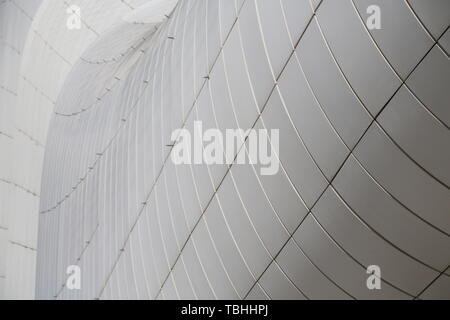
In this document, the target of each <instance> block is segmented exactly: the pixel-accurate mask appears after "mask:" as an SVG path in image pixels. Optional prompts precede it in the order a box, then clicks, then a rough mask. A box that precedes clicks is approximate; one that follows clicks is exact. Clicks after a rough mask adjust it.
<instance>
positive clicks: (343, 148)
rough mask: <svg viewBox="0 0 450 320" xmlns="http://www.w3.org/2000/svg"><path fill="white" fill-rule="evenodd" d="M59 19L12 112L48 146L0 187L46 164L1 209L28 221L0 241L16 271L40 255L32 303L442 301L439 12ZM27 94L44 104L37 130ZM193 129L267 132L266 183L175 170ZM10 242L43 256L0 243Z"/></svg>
mask: <svg viewBox="0 0 450 320" xmlns="http://www.w3.org/2000/svg"><path fill="white" fill-rule="evenodd" d="M11 2H14V0H12V1H11ZM16 2H17V3H19V1H16ZM169 2H172V3H173V4H171V5H169ZM17 3H16V4H17ZM55 3H57V1H55V2H52V1H44V2H43V3H42V4H41V6H40V7H39V10H37V13H36V18H35V19H34V20H33V22H32V24H31V30H38V31H39V30H42V31H41V32H40V34H41V39H46V41H47V43H48V44H52V45H48V47H49V48H52V50H53V51H54V52H58V53H59V55H55V57H53V58H50V52H47V51H48V50H50V51H51V49H48V50H47V49H46V50H47V51H45V50H44V49H42V50H43V51H42V57H46V58H47V59H48V60H39V59H38V58H37V57H38V55H37V54H36V53H39V51H37V49H36V48H35V47H34V46H37V44H35V42H37V39H35V38H36V36H34V35H33V34H30V33H28V38H27V40H26V41H25V43H26V46H25V51H24V52H25V53H27V52H28V56H24V57H22V58H21V61H19V62H18V63H19V65H20V66H21V70H23V71H21V72H22V73H25V75H27V74H28V76H25V77H22V78H21V79H22V80H23V81H25V82H27V83H30V84H33V86H34V87H33V88H34V91H35V92H33V93H31V92H29V91H25V90H26V89H25V88H24V89H22V90H23V91H20V90H19V91H18V94H17V96H16V97H15V100H17V101H18V102H17V103H18V105H19V106H20V107H21V108H22V109H19V110H24V111H21V113H19V114H18V115H17V118H18V119H22V117H25V114H26V116H27V117H29V119H30V121H28V123H29V125H32V124H33V125H38V126H39V128H40V129H39V130H38V131H36V134H35V135H33V133H32V132H31V133H30V136H31V137H33V139H34V140H36V141H46V142H45V143H42V147H41V149H42V150H41V151H40V153H39V156H38V155H37V153H30V154H29V156H28V157H24V156H19V157H18V158H17V159H19V158H20V162H19V160H17V162H15V161H13V162H11V163H14V165H16V166H17V167H13V168H11V169H5V170H6V173H11V172H12V174H14V175H16V174H18V171H20V170H21V169H20V168H27V167H30V166H31V164H30V162H31V160H32V159H33V160H34V159H41V160H39V161H36V162H34V163H33V165H32V169H30V170H31V171H30V172H32V173H33V174H32V175H36V178H35V179H34V180H33V181H34V183H37V186H34V187H33V188H32V187H26V188H22V189H20V188H18V187H17V186H27V183H26V182H27V180H26V179H29V177H30V176H32V175H31V174H25V173H24V172H23V171H22V172H21V174H22V175H24V178H26V179H25V180H24V181H23V183H21V181H22V180H20V179H19V178H18V177H17V178H15V176H12V177H10V179H9V180H8V179H5V180H7V181H12V182H13V183H15V185H12V186H8V188H11V189H12V190H11V191H8V192H11V193H10V194H5V195H6V197H4V200H3V195H4V193H3V191H2V194H1V196H2V201H4V202H2V206H3V203H6V204H8V206H10V207H11V208H15V209H14V210H16V211H17V212H20V214H19V213H18V214H17V215H19V217H21V215H24V214H27V215H28V216H30V217H32V220H29V219H26V218H25V217H22V218H20V219H18V218H17V215H11V214H9V215H5V216H6V217H11V216H14V217H16V218H14V219H16V220H15V221H16V222H15V225H17V228H18V229H17V232H15V231H14V232H13V231H12V230H13V229H10V228H7V229H8V230H4V231H2V230H0V232H3V233H4V234H6V235H7V236H6V240H5V241H4V245H5V246H7V247H8V246H9V247H15V246H16V247H19V246H17V245H15V244H14V243H13V242H16V243H21V244H23V243H28V245H27V248H28V249H27V250H28V251H29V253H28V254H27V255H28V257H29V260H30V263H31V262H32V261H34V259H35V257H36V249H37V277H36V298H39V299H55V298H56V299H267V298H270V299H386V298H387V299H415V298H418V299H432V298H441V299H450V296H449V293H450V279H449V277H450V269H449V265H450V190H449V184H450V165H449V163H450V133H449V132H450V131H449V123H450V113H449V110H450V108H449V101H450V90H449V89H450V88H449V83H450V60H449V51H450V31H449V25H450V2H448V1H446V0H434V1H421V0H404V1H389V0H371V1H368V0H367V1H366V0H345V1H343V0H324V1H318V0H314V1H313V0H311V1H309V0H233V1H230V0H210V1H203V0H182V1H179V2H178V4H177V5H176V7H175V8H174V10H173V11H172V7H173V5H175V2H174V1H167V2H166V3H165V4H164V3H163V2H161V3H160V4H159V3H158V4H157V5H155V6H154V7H153V8H154V10H155V11H152V10H150V9H152V5H151V4H148V3H145V1H135V3H132V1H128V5H126V4H127V3H125V4H124V1H87V0H86V1H78V3H76V1H70V3H68V2H67V3H66V2H61V3H64V4H65V5H66V7H67V5H70V4H77V5H79V6H80V7H81V9H82V15H81V17H82V19H83V23H84V25H83V28H82V29H81V30H78V31H74V30H71V31H69V30H67V28H65V25H64V24H63V23H65V19H66V18H67V14H66V12H65V11H58V10H60V9H58V5H57V4H55ZM112 3H114V4H112ZM83 4H84V5H85V6H86V7H84V6H83ZM141 4H143V7H142V8H141V9H142V11H140V12H139V11H134V12H131V10H132V8H134V7H138V6H139V5H141ZM114 5H117V7H114ZM373 5H375V6H376V7H375V9H378V8H379V9H380V19H381V20H380V21H381V29H373V30H371V28H370V24H369V23H368V22H367V20H368V19H370V18H371V15H372V14H373V12H374V11H373V9H374V7H373ZM36 7H37V6H36ZM369 7H371V8H372V11H371V10H368V8H369ZM161 8H162V9H161ZM159 9H161V10H162V11H157V10H159ZM108 10H109V11H108ZM150 11H152V12H153V13H152V14H151V17H150ZM165 11H167V12H165ZM375 11H376V10H375ZM105 12H109V14H106V13H105ZM130 12H131V13H130ZM147 12H148V13H147ZM161 13H164V14H161ZM145 17H149V18H148V19H149V20H146V21H144V20H143V19H145ZM130 19H131V20H133V19H136V21H135V23H130ZM160 21H162V22H160ZM144 22H146V23H144ZM57 23H59V24H60V29H61V30H60V29H58V28H57V27H56V26H57ZM86 26H90V28H87V27H86ZM33 28H34V29H33ZM63 29H64V30H63ZM44 30H48V32H47V33H45V32H44ZM55 30H60V34H57V33H56V34H55ZM93 30H95V32H94V31H93ZM97 30H98V31H97ZM11 32H13V31H11ZM36 34H37V33H36ZM69 35H70V36H72V37H74V39H67V38H66V37H68V36H69ZM47 37H48V39H47ZM52 37H53V39H54V42H52V41H50V39H51V38H52ZM75 39H78V41H79V42H76V41H74V40H75ZM53 43H54V44H53ZM4 51H6V49H5V50H4ZM33 53H34V56H33ZM57 57H59V58H57ZM2 60H3V59H2ZM19 60H20V59H19ZM57 60H61V61H60V64H59V65H57V64H56V63H55V61H57ZM65 60H66V61H65ZM49 61H51V63H50V62H49ZM2 62H3V61H2ZM52 66H53V67H54V69H52V68H51V67H52ZM27 72H28V73H27ZM44 72H45V73H44ZM22 73H21V74H22ZM52 75H54V76H52ZM22 80H20V79H19V80H18V82H19V84H20V83H22ZM38 84H40V85H38ZM22 86H24V87H25V83H23V84H22ZM3 91H5V90H3V89H2V97H3V96H4V95H5V93H4V92H3ZM39 94H41V96H43V97H46V98H47V100H50V101H54V102H55V103H54V104H53V103H50V101H49V102H48V106H47V107H46V108H45V110H47V111H46V112H44V113H42V117H41V118H39V119H40V120H36V119H37V118H36V117H37V116H36V115H31V114H27V113H26V111H25V110H27V109H25V108H29V109H30V110H33V112H34V111H35V109H36V107H35V104H36V105H40V104H41V103H42V104H43V105H44V104H45V103H44V102H41V100H36V99H37V98H36V97H37V96H38V95H39ZM48 98H50V99H48ZM41 99H42V100H43V98H41ZM34 101H36V102H35V103H34ZM2 108H3V106H2ZM39 110H44V108H42V109H39ZM2 112H3V109H2ZM39 112H41V111H39ZM51 112H53V116H52V117H51V121H50V122H49V120H50V114H51ZM39 114H41V113H39ZM2 115H3V114H2ZM195 121H202V123H203V126H204V127H205V128H219V129H220V130H222V131H225V130H226V129H236V128H244V129H249V128H255V129H262V128H264V129H269V130H270V129H278V130H279V134H280V148H279V153H278V155H277V156H278V159H279V161H280V170H279V171H278V173H277V174H276V175H273V176H263V175H260V170H259V169H260V166H259V165H237V164H233V165H230V166H227V165H209V166H208V165H175V164H174V163H173V162H172V160H171V152H173V149H174V146H173V143H174V141H172V139H171V134H172V132H173V131H174V130H176V129H178V128H187V129H189V130H190V131H192V130H193V128H194V122H195ZM2 123H3V119H2ZM5 126H6V125H5ZM26 128H28V127H26ZM47 129H48V136H47V138H45V137H46V133H47ZM36 130H37V129H36ZM2 131H3V130H2ZM24 131H25V130H24ZM36 137H37V138H36ZM1 139H3V138H1ZM23 143H25V142H23ZM247 144H248V142H247V143H246V144H244V146H243V148H242V149H241V151H240V152H246V147H247ZM9 145H10V146H12V147H16V148H18V147H17V143H15V142H10V144H9ZM44 145H45V147H44ZM1 146H2V147H3V145H1ZM24 148H27V149H26V150H29V149H30V148H31V147H30V146H25V147H24ZM44 148H45V150H44ZM44 151H45V158H44ZM8 159H14V158H8ZM2 161H3V158H2ZM19 165H20V167H19ZM40 168H41V169H43V171H42V181H41V178H40V173H41V171H40V170H41V169H40ZM2 169H4V168H2ZM0 177H1V176H0ZM41 182H42V183H41ZM0 183H1V182H0ZM40 183H41V187H40V188H39V187H38V186H39V184H40ZM2 188H6V187H5V186H3V187H2ZM23 189H26V190H34V192H35V193H36V195H40V201H39V202H40V205H39V206H40V209H39V210H38V209H37V202H38V200H37V199H35V200H34V202H32V201H31V200H27V199H23V197H25V195H22V193H24V190H23ZM2 190H3V189H2ZM8 190H9V189H8ZM11 194H13V195H16V194H17V195H18V197H22V198H21V199H23V201H16V200H15V199H14V198H11V196H10V195H11ZM35 198H37V196H35ZM7 200H8V201H7ZM19 205H27V206H28V207H27V208H26V210H25V209H22V210H21V209H20V208H19V207H18V206H19ZM2 216H3V213H2ZM38 218H39V227H38V228H37V225H36V222H33V221H37V219H38ZM33 219H34V220H33ZM12 225H14V223H13V224H12ZM6 226H8V225H6ZM24 228H28V230H30V232H34V234H36V232H37V230H38V233H39V237H38V238H39V239H38V241H37V242H38V245H37V246H36V237H35V236H34V237H32V238H30V239H29V240H28V242H27V241H25V240H24V241H22V240H21V238H18V239H19V240H21V241H15V240H11V239H14V237H19V236H18V235H20V232H19V230H25V229H24ZM22 232H23V231H22ZM26 234H27V235H28V236H30V235H33V233H26ZM4 237H5V236H4ZM8 241H9V242H8ZM11 241H13V242H11ZM8 243H9V244H8ZM19 248H21V249H24V250H25V249H26V248H25V247H19ZM19 248H17V249H16V250H19ZM30 248H31V249H30ZM2 250H3V249H2ZM13 250H14V249H13ZM28 251H26V252H28ZM17 259H18V258H17ZM7 261H9V260H7ZM11 261H14V260H11ZM17 261H19V260H17ZM16 263H18V262H16ZM12 265H14V264H12ZM27 265H28V264H27ZM71 265H78V266H80V270H81V289H80V290H69V289H68V288H67V286H66V285H65V284H66V280H67V276H68V275H67V273H66V270H67V267H69V266H71ZM373 265H375V266H378V267H379V269H380V270H381V279H382V283H381V289H380V290H369V289H368V287H367V278H368V277H369V275H368V274H367V268H368V267H369V266H373ZM11 269H13V267H11V268H8V267H7V268H4V270H6V271H5V272H8V270H11ZM11 272H12V274H14V272H13V271H11ZM14 278H15V276H12V277H11V279H14ZM33 278H34V275H33V273H32V271H31V269H30V271H29V281H27V284H28V285H29V286H32V284H33V285H34V282H33V281H32V280H33ZM8 279H9V277H8V274H6V278H5V279H4V280H8ZM0 281H2V280H1V279H0ZM11 281H12V282H11V283H14V282H13V280H11ZM31 283H32V284H31ZM10 290H11V289H10ZM9 292H11V291H8V290H5V293H6V294H8V293H9ZM28 294H30V293H29V291H28Z"/></svg>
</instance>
